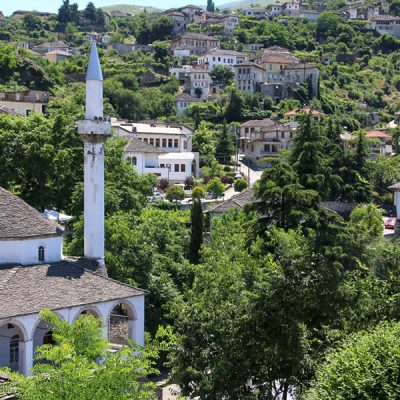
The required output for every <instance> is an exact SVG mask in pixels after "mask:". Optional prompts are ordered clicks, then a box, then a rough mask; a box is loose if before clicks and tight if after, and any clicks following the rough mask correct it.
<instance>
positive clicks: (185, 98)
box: [175, 93, 202, 103]
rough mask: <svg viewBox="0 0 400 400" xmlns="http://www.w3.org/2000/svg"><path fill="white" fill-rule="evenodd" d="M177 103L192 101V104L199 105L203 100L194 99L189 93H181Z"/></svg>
mask: <svg viewBox="0 0 400 400" xmlns="http://www.w3.org/2000/svg"><path fill="white" fill-rule="evenodd" d="M175 101H190V102H192V103H198V102H201V101H202V99H199V98H198V97H193V96H191V95H190V94H188V93H180V94H178V96H176V97H175Z"/></svg>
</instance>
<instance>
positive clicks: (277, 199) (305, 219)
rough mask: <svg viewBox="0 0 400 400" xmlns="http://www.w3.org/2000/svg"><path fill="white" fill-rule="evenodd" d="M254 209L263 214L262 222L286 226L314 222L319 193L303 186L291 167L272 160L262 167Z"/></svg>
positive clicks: (316, 216) (286, 227)
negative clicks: (265, 167)
mask: <svg viewBox="0 0 400 400" xmlns="http://www.w3.org/2000/svg"><path fill="white" fill-rule="evenodd" d="M256 197H257V198H258V199H259V201H258V202H257V203H256V207H257V209H258V210H259V211H260V212H261V213H262V215H264V218H263V219H262V224H263V225H265V226H266V227H269V226H270V225H271V224H274V225H276V226H278V227H281V228H284V229H288V228H296V227H297V226H299V225H300V224H302V225H306V226H307V225H311V226H315V224H316V221H317V218H318V211H317V210H318V207H319V206H318V204H319V194H318V193H317V192H316V191H314V190H310V189H305V188H304V187H303V186H302V185H301V184H300V183H299V179H298V177H297V175H296V173H295V171H294V170H293V168H292V167H291V166H290V165H289V164H287V163H285V162H279V161H278V162H276V163H274V165H273V166H272V168H268V169H266V170H264V172H263V174H262V175H261V179H260V181H259V185H258V188H257V190H256Z"/></svg>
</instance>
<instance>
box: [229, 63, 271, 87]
mask: <svg viewBox="0 0 400 400" xmlns="http://www.w3.org/2000/svg"><path fill="white" fill-rule="evenodd" d="M234 70H235V82H236V87H237V89H238V90H240V91H242V92H244V93H251V94H254V93H255V92H256V91H257V90H258V86H259V84H260V83H262V82H265V69H264V67H262V66H261V65H258V64H255V63H253V62H244V63H242V64H237V65H235V66H234Z"/></svg>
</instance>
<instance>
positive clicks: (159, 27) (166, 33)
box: [150, 16, 174, 42]
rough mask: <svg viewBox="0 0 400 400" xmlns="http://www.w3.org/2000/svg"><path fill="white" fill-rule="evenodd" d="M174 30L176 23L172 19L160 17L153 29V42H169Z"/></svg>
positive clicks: (151, 35)
mask: <svg viewBox="0 0 400 400" xmlns="http://www.w3.org/2000/svg"><path fill="white" fill-rule="evenodd" d="M173 30H174V21H173V19H172V18H171V17H167V16H162V17H159V18H157V19H156V21H155V22H154V23H153V25H152V27H151V34H150V37H151V41H152V42H154V41H161V40H168V39H170V38H171V36H172V32H173Z"/></svg>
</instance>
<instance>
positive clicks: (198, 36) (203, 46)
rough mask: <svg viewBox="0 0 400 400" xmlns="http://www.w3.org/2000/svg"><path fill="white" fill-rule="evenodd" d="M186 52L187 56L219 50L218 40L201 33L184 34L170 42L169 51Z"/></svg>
mask: <svg viewBox="0 0 400 400" xmlns="http://www.w3.org/2000/svg"><path fill="white" fill-rule="evenodd" d="M178 48H179V49H180V50H184V49H186V50H188V51H189V54H198V55H201V54H205V53H207V52H208V51H210V50H211V49H215V48H218V49H219V48H220V40H219V39H218V38H216V37H213V36H207V35H204V34H203V33H195V32H185V33H182V34H181V35H178V36H177V37H175V38H174V39H173V40H172V46H171V49H172V51H174V50H175V49H178Z"/></svg>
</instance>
